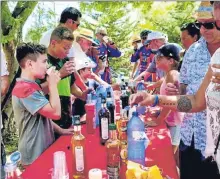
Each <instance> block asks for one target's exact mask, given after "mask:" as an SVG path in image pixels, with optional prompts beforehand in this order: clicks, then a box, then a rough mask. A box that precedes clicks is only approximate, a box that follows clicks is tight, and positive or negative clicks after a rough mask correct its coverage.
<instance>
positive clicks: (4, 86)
mask: <svg viewBox="0 0 220 179" xmlns="http://www.w3.org/2000/svg"><path fill="white" fill-rule="evenodd" d="M8 76H9V72H8V69H7V63H6V59H5V55H4V52H3V50H2V49H1V97H3V96H4V95H5V94H6V93H7V91H8V87H9V78H8ZM2 128H3V124H2V116H1V129H2ZM5 163H6V153H5V147H4V144H3V140H2V138H1V178H2V179H5V172H4V165H5Z"/></svg>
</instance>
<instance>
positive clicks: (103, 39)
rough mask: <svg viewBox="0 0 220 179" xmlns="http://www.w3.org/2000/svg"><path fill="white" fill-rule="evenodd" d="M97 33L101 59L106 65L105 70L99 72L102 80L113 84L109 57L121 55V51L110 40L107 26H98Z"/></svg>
mask: <svg viewBox="0 0 220 179" xmlns="http://www.w3.org/2000/svg"><path fill="white" fill-rule="evenodd" d="M95 35H96V38H97V41H98V43H99V56H100V59H99V60H102V61H103V63H104V65H105V68H104V71H99V74H100V75H101V78H102V80H104V81H105V82H107V83H109V84H111V83H112V80H111V72H110V67H109V58H110V57H120V56H121V52H120V51H119V50H118V48H117V47H116V45H115V43H114V42H112V41H110V39H109V37H108V36H107V30H106V28H104V27H98V28H97V29H96V31H95Z"/></svg>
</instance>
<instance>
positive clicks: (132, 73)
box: [131, 61, 139, 79]
mask: <svg viewBox="0 0 220 179" xmlns="http://www.w3.org/2000/svg"><path fill="white" fill-rule="evenodd" d="M138 64H139V63H138V61H136V62H135V63H134V65H133V69H132V72H131V78H132V79H133V78H134V74H135V72H136V69H137V67H138Z"/></svg>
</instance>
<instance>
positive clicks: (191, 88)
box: [180, 37, 211, 154]
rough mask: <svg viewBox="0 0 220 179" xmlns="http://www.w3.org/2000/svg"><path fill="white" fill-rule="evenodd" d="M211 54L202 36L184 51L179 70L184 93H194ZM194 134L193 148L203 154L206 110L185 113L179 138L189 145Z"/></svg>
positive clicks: (204, 72)
mask: <svg viewBox="0 0 220 179" xmlns="http://www.w3.org/2000/svg"><path fill="white" fill-rule="evenodd" d="M210 59H211V55H210V53H209V51H208V49H207V44H206V41H205V39H204V38H203V37H202V38H200V39H199V41H197V42H195V43H194V44H193V45H192V46H191V47H190V48H189V49H188V50H187V52H186V54H185V56H184V59H183V64H182V67H181V70H180V83H183V84H186V85H187V88H186V94H188V95H189V94H195V93H196V92H197V91H198V89H199V87H200V84H201V83H202V81H203V78H204V76H205V74H206V72H207V71H208V67H209V63H210ZM193 135H194V143H195V149H198V150H200V151H202V153H203V154H204V151H205V146H206V110H204V111H202V112H199V113H187V114H185V116H184V119H183V123H182V127H181V140H182V141H183V143H184V144H185V145H187V146H190V145H191V141H192V136H193Z"/></svg>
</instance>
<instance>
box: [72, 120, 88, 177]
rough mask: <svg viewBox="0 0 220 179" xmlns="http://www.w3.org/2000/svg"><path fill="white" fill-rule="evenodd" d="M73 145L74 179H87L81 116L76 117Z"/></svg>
mask: <svg viewBox="0 0 220 179" xmlns="http://www.w3.org/2000/svg"><path fill="white" fill-rule="evenodd" d="M71 143H72V152H73V178H77V179H82V178H86V160H85V137H84V136H83V135H82V134H81V125H80V117H79V116H75V124H74V135H73V137H72V140H71Z"/></svg>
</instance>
